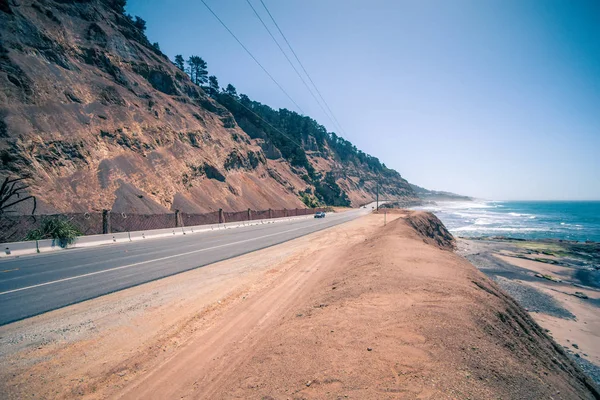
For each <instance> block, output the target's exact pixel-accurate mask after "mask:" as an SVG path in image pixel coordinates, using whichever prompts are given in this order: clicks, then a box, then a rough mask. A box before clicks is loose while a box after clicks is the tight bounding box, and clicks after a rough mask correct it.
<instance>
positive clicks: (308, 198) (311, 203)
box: [300, 193, 322, 208]
mask: <svg viewBox="0 0 600 400" xmlns="http://www.w3.org/2000/svg"><path fill="white" fill-rule="evenodd" d="M300 199H301V200H302V202H303V203H304V205H306V207H308V208H317V207H321V206H322V204H321V202H320V201H319V200H318V199H317V198H316V197H315V196H313V195H312V194H310V193H302V194H301V195H300Z"/></svg>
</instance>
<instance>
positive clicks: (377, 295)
mask: <svg viewBox="0 0 600 400" xmlns="http://www.w3.org/2000/svg"><path fill="white" fill-rule="evenodd" d="M387 218H388V224H387V226H385V227H383V226H382V225H383V215H372V216H369V217H365V218H362V219H360V220H357V221H353V222H351V223H349V224H345V225H342V226H338V227H335V228H333V229H329V230H326V231H323V232H319V233H316V234H313V235H310V236H307V237H305V238H301V239H299V240H295V241H292V242H289V243H286V244H284V245H282V246H277V247H273V248H270V249H265V250H262V251H260V252H256V253H252V254H250V255H247V256H244V257H240V258H237V259H234V260H229V261H225V262H222V263H219V264H215V266H218V268H213V269H210V268H207V269H204V268H202V269H201V270H197V271H191V272H190V273H186V274H181V275H180V276H178V277H172V278H168V279H175V280H177V279H179V280H180V281H182V282H185V286H184V287H183V288H182V290H183V291H185V293H182V291H180V293H178V294H177V296H181V300H179V301H178V302H175V304H169V302H165V303H164V304H162V305H160V306H157V305H152V304H150V307H148V309H145V310H144V311H143V312H141V311H139V310H138V311H137V314H135V315H134V316H133V317H130V318H128V317H127V313H128V312H130V311H125V317H123V316H122V315H120V316H118V318H121V320H122V322H121V323H120V324H121V325H120V326H112V327H111V328H110V329H109V330H107V331H104V332H98V331H93V332H91V333H89V334H88V335H87V336H86V337H85V338H72V339H70V341H64V342H62V343H61V342H57V343H54V344H52V345H51V346H53V348H52V352H46V353H45V354H44V355H45V357H44V356H42V354H41V353H40V352H41V350H37V349H35V348H33V346H35V344H32V345H31V346H30V348H29V349H25V350H20V351H19V352H16V353H14V354H13V355H12V356H10V357H8V356H7V357H5V358H4V360H2V364H3V365H4V366H8V369H4V373H3V374H2V375H1V376H0V378H2V381H3V382H4V383H3V386H2V390H3V391H4V393H7V394H9V395H8V396H6V397H14V398H17V397H24V396H30V395H31V394H32V393H36V394H37V396H36V397H38V396H39V395H40V394H41V395H45V396H46V397H73V396H75V395H84V397H89V398H107V397H110V398H113V397H122V398H156V399H160V398H186V399H188V398H195V399H200V398H211V399H213V398H214V399H222V398H227V399H230V398H239V399H242V398H243V399H280V398H282V399H286V398H289V399H338V398H342V399H345V398H354V399H387V398H389V399H398V398H421V399H445V398H448V399H450V398H451V399H457V398H460V399H467V398H476V399H498V398H503V399H506V398H519V399H521V398H528V399H541V398H543V399H551V398H554V399H559V398H564V399H574V398H583V399H593V398H598V397H599V396H600V395H599V394H598V392H597V389H596V388H595V387H593V385H592V384H591V383H590V381H589V380H588V378H586V377H585V376H584V375H583V374H582V373H581V372H580V370H579V369H577V367H575V366H574V364H573V363H572V362H571V361H570V360H569V358H568V357H567V356H566V355H565V353H564V352H563V350H562V349H561V348H560V346H557V345H556V344H555V343H554V342H553V341H552V340H551V339H550V338H549V337H548V336H547V335H546V334H545V333H544V331H543V330H542V329H540V327H539V326H538V325H537V324H536V323H535V322H534V321H533V320H532V319H531V318H530V317H529V315H528V314H527V313H526V312H525V311H524V310H523V309H522V308H521V307H519V306H518V305H517V304H516V303H515V302H514V301H513V300H512V299H511V298H509V297H508V296H506V295H505V294H504V293H503V292H502V291H500V290H499V289H498V287H497V286H496V285H495V284H494V283H493V282H492V281H490V280H489V279H488V278H486V277H485V276H484V275H483V274H482V273H480V272H478V271H477V270H476V269H475V268H474V267H473V266H472V265H471V264H469V263H468V262H467V261H466V260H465V259H463V258H462V257H460V256H458V255H456V254H454V253H452V252H449V251H447V250H445V249H444V248H449V247H450V246H451V243H450V242H449V241H448V240H447V238H444V237H445V234H444V233H443V230H442V229H441V228H435V227H434V225H435V221H434V220H433V218H431V216H430V215H429V214H424V213H414V212H405V213H401V214H395V215H388V216H387ZM394 218H397V219H394ZM392 219H394V220H393V221H391V222H390V220H392ZM429 242H431V243H429ZM441 247H442V248H441ZM263 259H267V260H269V261H268V262H264V261H261V260H263ZM232 263H235V265H237V268H238V269H237V270H235V271H236V273H235V274H231V275H230V276H228V277H227V278H221V279H220V280H219V282H220V284H224V283H226V286H227V287H229V288H236V289H235V290H234V289H231V295H230V296H229V297H227V298H226V299H223V301H222V302H221V301H219V302H218V303H217V302H215V303H213V304H210V305H204V306H200V305H199V304H200V303H201V302H202V301H204V300H203V299H202V297H201V296H197V295H196V294H195V292H196V291H198V290H202V291H203V292H206V285H207V283H204V282H212V281H211V280H207V276H206V274H209V275H210V274H213V276H217V275H220V274H221V272H220V271H222V270H223V269H225V270H226V271H229V272H232V271H233V270H232V267H231V264H232ZM244 268H252V269H253V273H252V274H244V273H243V271H244ZM202 270H204V271H202ZM201 275H203V276H201ZM240 276H241V278H240ZM208 278H209V276H208ZM225 280H227V282H225ZM240 280H241V281H242V282H243V285H240ZM163 281H166V282H169V281H168V280H163ZM180 284H181V283H180ZM157 285H163V286H162V287H159V288H157ZM208 285H210V283H208ZM144 286H146V285H144ZM144 286H140V287H138V288H135V290H132V293H136V291H137V292H139V293H143V291H144ZM193 286H197V287H193ZM148 290H151V291H156V293H159V295H160V292H161V291H164V290H168V286H164V283H161V282H154V283H152V284H149V285H148V286H147V289H146V290H145V291H146V292H147V291H148ZM125 292H126V291H125ZM115 295H119V296H124V294H123V292H122V293H121V294H115ZM115 295H110V296H115ZM186 296H189V298H188V297H186ZM106 298H109V296H106V297H105V298H104V299H105V300H104V301H105V302H106ZM184 298H185V300H183V299H184ZM99 300H100V299H97V300H94V301H92V302H89V306H88V307H90V306H91V307H94V302H97V301H99ZM171 302H172V300H171ZM172 303H173V302H172ZM81 306H82V305H79V306H75V307H81ZM103 307H104V308H102V310H100V308H101V307H99V306H98V307H97V308H98V309H99V311H98V313H99V314H102V313H104V314H105V315H103V316H102V317H100V316H99V317H98V318H100V319H102V318H110V317H111V315H110V311H107V310H106V306H103ZM61 312H62V313H63V314H62V315H67V314H68V310H67V309H65V311H61ZM59 314H60V313H57V315H59ZM176 314H179V316H180V325H178V329H177V330H176V331H177V334H175V335H173V334H172V332H173V326H171V325H170V326H165V324H166V322H165V321H170V322H171V323H173V320H174V315H176ZM41 317H44V316H41ZM112 317H114V318H117V316H112ZM182 321H184V322H182ZM185 321H186V322H185ZM71 322H72V321H71ZM161 322H162V323H161ZM34 325H35V323H34V322H22V323H20V324H14V327H13V328H12V329H11V328H10V327H5V328H2V330H0V333H1V334H2V336H3V337H5V338H6V337H7V336H11V335H19V329H28V330H29V331H31V329H33V328H35V326H34ZM42 326H43V323H40V324H38V326H37V329H41V327H42ZM175 326H177V325H175ZM56 329H57V327H56V325H55V326H53V330H56ZM170 332H171V335H170V336H169V335H168V334H169V333H170ZM21 333H22V332H21ZM140 336H143V338H144V339H143V340H140V339H139V338H140ZM115 337H118V338H119V340H114V338H115ZM110 338H112V340H110ZM84 358H85V360H83V359H84ZM84 362H85V366H86V368H85V370H84V371H85V372H81V371H78V370H77V369H76V368H74V367H73V364H75V365H77V364H81V363H84ZM40 376H42V377H43V378H44V379H45V382H43V383H42V382H41V379H40V378H39V377H40ZM11 395H12V396H11Z"/></svg>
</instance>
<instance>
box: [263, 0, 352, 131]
mask: <svg viewBox="0 0 600 400" xmlns="http://www.w3.org/2000/svg"><path fill="white" fill-rule="evenodd" d="M260 3H261V4H262V6H263V7H264V9H265V11H266V12H267V14H268V15H269V17H270V18H271V21H273V24H274V25H275V27H276V28H277V30H278V31H279V33H280V34H281V37H283V40H284V41H285V43H286V44H287V45H288V47H289V48H290V50H291V52H292V54H293V55H294V57H295V58H296V61H298V64H299V65H300V67H301V68H302V70H303V71H304V73H305V74H306V76H307V77H308V80H309V81H310V83H312V85H313V86H314V88H315V91H316V92H317V94H318V95H319V97H320V98H321V100H323V104H325V106H326V107H327V109H328V110H329V112H330V113H331V116H332V117H333V119H334V120H335V122H336V123H337V126H338V128H339V129H340V130H341V131H342V133H343V134H344V135H346V132H344V129H343V128H342V125H341V124H340V122H339V121H338V119H337V118H336V117H335V114H334V112H333V111H332V110H331V107H329V104H327V101H325V98H323V95H322V94H321V91H320V90H319V88H318V87H317V85H316V84H315V82H314V81H313V80H312V78H311V77H310V74H309V73H308V71H307V70H306V68H304V65H303V64H302V62H301V61H300V58H299V57H298V55H297V54H296V52H295V51H294V48H293V47H292V45H291V44H290V42H289V41H288V40H287V38H286V36H285V35H284V34H283V32H282V30H281V28H280V27H279V24H277V21H275V18H273V15H272V14H271V12H270V11H269V9H268V8H267V5H266V4H265V2H264V1H263V0H260ZM346 136H347V135H346Z"/></svg>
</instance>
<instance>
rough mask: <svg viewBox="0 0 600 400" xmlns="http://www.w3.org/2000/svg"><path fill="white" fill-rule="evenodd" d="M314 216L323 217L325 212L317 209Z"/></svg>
mask: <svg viewBox="0 0 600 400" xmlns="http://www.w3.org/2000/svg"><path fill="white" fill-rule="evenodd" d="M315 218H325V213H324V212H323V211H319V212H317V213H315Z"/></svg>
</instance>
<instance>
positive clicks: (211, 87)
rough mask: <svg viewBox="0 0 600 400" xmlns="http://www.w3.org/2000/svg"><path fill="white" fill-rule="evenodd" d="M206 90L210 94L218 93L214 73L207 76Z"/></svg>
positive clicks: (217, 82)
mask: <svg viewBox="0 0 600 400" xmlns="http://www.w3.org/2000/svg"><path fill="white" fill-rule="evenodd" d="M208 92H209V94H210V95H211V96H216V95H217V94H219V81H218V79H217V77H216V76H214V75H211V76H209V77H208Z"/></svg>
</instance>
